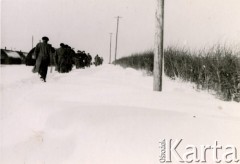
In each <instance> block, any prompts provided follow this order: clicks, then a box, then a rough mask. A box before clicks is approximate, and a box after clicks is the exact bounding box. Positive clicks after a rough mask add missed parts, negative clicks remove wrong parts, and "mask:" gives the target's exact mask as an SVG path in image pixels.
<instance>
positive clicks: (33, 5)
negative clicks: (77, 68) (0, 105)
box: [1, 0, 240, 60]
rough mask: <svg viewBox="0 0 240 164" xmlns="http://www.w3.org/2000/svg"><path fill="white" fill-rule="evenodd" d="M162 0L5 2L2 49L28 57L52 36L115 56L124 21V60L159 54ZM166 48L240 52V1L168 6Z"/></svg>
mask: <svg viewBox="0 0 240 164" xmlns="http://www.w3.org/2000/svg"><path fill="white" fill-rule="evenodd" d="M155 1H156V0H1V48H4V47H5V46H6V47H7V48H9V49H11V48H12V49H16V50H22V51H26V52H28V51H29V50H30V49H31V44H32V43H31V38H32V35H33V36H34V45H36V44H37V42H38V41H39V40H40V39H41V38H42V36H45V35H46V36H48V37H49V39H50V41H49V43H50V44H52V45H53V46H54V47H56V48H57V47H59V44H60V43H61V42H63V43H67V44H68V45H70V46H71V47H73V48H75V50H85V51H86V52H89V53H91V54H92V55H96V54H99V55H100V56H103V57H104V58H105V59H106V60H107V58H108V55H109V42H110V41H109V40H110V39H109V37H110V36H109V33H110V32H112V33H114V35H113V40H112V41H113V44H112V50H113V51H112V54H114V48H115V32H116V19H115V17H116V16H118V15H119V16H121V17H123V18H122V19H120V26H119V44H118V49H119V51H118V56H119V57H121V56H126V55H130V54H131V53H133V52H141V51H144V50H148V49H151V48H153V41H154V23H155V20H154V13H155V4H156V3H155ZM164 40H165V43H164V44H165V47H166V46H168V45H178V46H185V47H190V48H201V47H204V46H211V45H213V44H216V43H219V42H220V43H225V42H226V43H230V44H232V45H236V44H239V46H240V0H165V38H164Z"/></svg>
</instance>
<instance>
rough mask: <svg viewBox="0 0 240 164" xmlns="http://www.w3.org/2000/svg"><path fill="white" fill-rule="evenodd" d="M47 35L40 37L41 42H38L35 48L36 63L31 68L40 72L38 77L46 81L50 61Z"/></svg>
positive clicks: (49, 46)
mask: <svg viewBox="0 0 240 164" xmlns="http://www.w3.org/2000/svg"><path fill="white" fill-rule="evenodd" d="M48 41H49V39H48V37H46V36H44V37H42V42H41V43H38V44H37V46H36V48H35V51H34V53H35V56H36V64H35V66H34V68H33V72H34V73H36V72H38V73H39V74H40V76H41V77H40V78H41V79H42V80H43V81H44V82H46V76H47V70H48V65H49V63H50V53H51V49H52V47H51V45H50V44H48Z"/></svg>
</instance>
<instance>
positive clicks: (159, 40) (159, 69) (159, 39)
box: [153, 0, 164, 91]
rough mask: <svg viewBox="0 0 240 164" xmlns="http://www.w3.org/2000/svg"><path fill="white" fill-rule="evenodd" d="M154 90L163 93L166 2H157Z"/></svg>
mask: <svg viewBox="0 0 240 164" xmlns="http://www.w3.org/2000/svg"><path fill="white" fill-rule="evenodd" d="M156 2H157V6H156V13H155V21H156V22H155V23H156V24H155V45H154V68H153V90H154V91H162V74H163V63H164V62H163V60H164V55H163V53H164V51H163V31H164V0H156Z"/></svg>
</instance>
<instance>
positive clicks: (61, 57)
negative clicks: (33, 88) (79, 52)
mask: <svg viewBox="0 0 240 164" xmlns="http://www.w3.org/2000/svg"><path fill="white" fill-rule="evenodd" d="M65 56H66V49H65V45H64V44H63V43H61V44H60V48H58V49H57V50H56V55H55V63H56V70H57V71H58V72H63V67H64V61H65V58H66V57H65Z"/></svg>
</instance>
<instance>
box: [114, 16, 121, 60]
mask: <svg viewBox="0 0 240 164" xmlns="http://www.w3.org/2000/svg"><path fill="white" fill-rule="evenodd" d="M116 18H117V31H116V45H115V61H116V60H117V42H118V26H119V19H120V18H121V17H120V16H117V17H116Z"/></svg>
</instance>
